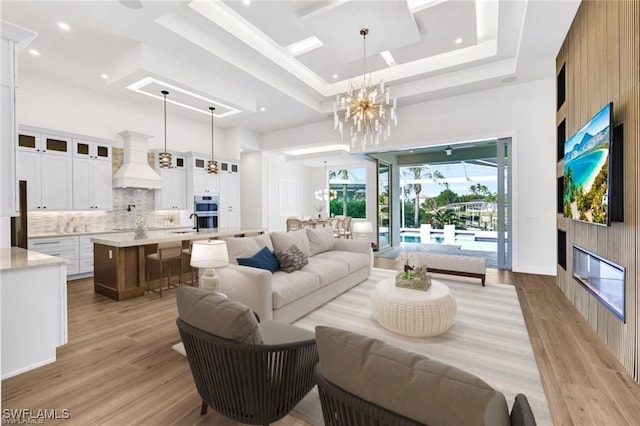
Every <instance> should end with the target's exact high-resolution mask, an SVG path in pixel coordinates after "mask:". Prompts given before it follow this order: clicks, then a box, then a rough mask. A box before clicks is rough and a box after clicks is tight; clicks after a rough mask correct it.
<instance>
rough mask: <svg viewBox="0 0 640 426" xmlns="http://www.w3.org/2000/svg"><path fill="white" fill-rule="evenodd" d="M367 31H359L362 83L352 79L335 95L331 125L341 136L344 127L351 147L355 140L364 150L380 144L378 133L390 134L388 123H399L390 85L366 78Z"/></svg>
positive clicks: (385, 137)
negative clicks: (373, 81)
mask: <svg viewBox="0 0 640 426" xmlns="http://www.w3.org/2000/svg"><path fill="white" fill-rule="evenodd" d="M367 34H369V29H367V28H363V29H361V30H360V35H361V36H362V40H363V52H364V53H363V61H362V62H363V69H364V72H363V75H362V85H361V86H358V84H357V83H356V82H351V88H350V89H349V91H348V92H347V93H344V94H342V95H338V96H337V97H336V102H335V104H334V105H333V115H334V127H335V128H336V129H338V130H339V131H340V135H341V136H342V138H343V139H344V131H345V128H346V130H347V132H348V133H349V136H351V147H355V144H356V142H358V141H359V142H360V143H361V144H362V149H363V150H364V149H365V148H366V146H367V144H375V145H376V146H377V145H378V144H379V143H380V134H382V136H383V138H384V140H386V139H387V137H389V136H391V123H393V124H394V125H397V124H398V117H397V115H396V98H391V97H390V95H389V88H388V87H386V88H385V87H384V82H382V81H381V82H380V84H378V85H375V86H373V85H371V76H369V78H368V79H367V45H366V42H367Z"/></svg>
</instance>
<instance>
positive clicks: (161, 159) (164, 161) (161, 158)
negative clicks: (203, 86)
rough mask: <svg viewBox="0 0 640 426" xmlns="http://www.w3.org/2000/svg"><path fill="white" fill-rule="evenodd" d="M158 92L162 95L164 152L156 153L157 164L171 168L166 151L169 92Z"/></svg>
mask: <svg viewBox="0 0 640 426" xmlns="http://www.w3.org/2000/svg"><path fill="white" fill-rule="evenodd" d="M160 93H162V95H163V96H164V152H161V153H160V154H158V164H159V166H160V168H161V169H169V168H171V154H169V153H168V152H167V95H168V94H169V92H167V91H166V90H163V91H162V92H160Z"/></svg>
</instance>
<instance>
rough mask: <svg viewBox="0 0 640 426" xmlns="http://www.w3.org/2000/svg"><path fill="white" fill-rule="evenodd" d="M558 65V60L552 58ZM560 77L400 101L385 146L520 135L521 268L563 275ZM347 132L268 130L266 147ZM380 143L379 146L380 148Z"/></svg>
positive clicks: (516, 156)
mask: <svg viewBox="0 0 640 426" xmlns="http://www.w3.org/2000/svg"><path fill="white" fill-rule="evenodd" d="M550 66H551V65H550ZM554 88H555V82H554V79H553V78H549V79H544V80H538V81H534V82H530V83H524V84H518V85H507V86H505V87H501V88H497V89H491V90H486V91H482V92H476V93H472V94H468V95H464V96H455V97H450V98H446V99H442V100H437V101H430V102H424V103H420V104H414V105H409V106H405V107H400V108H399V110H398V126H397V127H394V128H393V129H392V132H391V138H390V139H389V140H388V141H386V142H381V144H380V146H379V147H378V148H377V150H379V151H385V150H394V149H399V148H407V147H418V146H429V145H440V144H448V143H455V142H461V141H469V140H476V139H486V138H496V137H511V138H512V140H513V161H512V166H513V176H512V178H513V180H512V183H513V194H512V204H513V216H514V217H513V242H514V245H513V270H514V271H518V272H531V273H542V274H549V275H555V272H556V243H555V241H556V223H555V222H556V213H555V211H556V205H555V192H556V182H555V167H556V160H555V97H554V93H555V92H554ZM331 132H334V133H333V135H334V136H333V140H332V141H331V142H336V141H338V140H339V139H340V136H339V133H338V132H336V131H334V130H333V122H332V121H327V122H324V123H319V124H318V123H316V124H313V125H308V126H301V127H297V128H294V129H287V130H282V131H278V132H272V133H267V134H265V135H263V141H262V144H263V148H264V149H269V148H272V147H279V146H286V145H298V146H300V144H301V143H300V141H305V143H306V144H309V145H313V144H318V143H324V142H328V141H329V138H331V137H332V136H331V135H332V134H331ZM372 150H373V149H372Z"/></svg>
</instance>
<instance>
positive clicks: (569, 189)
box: [563, 103, 612, 225]
mask: <svg viewBox="0 0 640 426" xmlns="http://www.w3.org/2000/svg"><path fill="white" fill-rule="evenodd" d="M611 114H612V104H611V103H609V104H607V105H606V106H605V107H604V108H602V110H600V112H598V113H597V114H596V115H595V116H594V117H593V118H592V119H591V120H589V122H588V123H587V124H585V125H584V126H583V127H582V128H581V129H580V130H578V131H577V132H576V133H575V134H574V135H573V136H571V138H569V139H568V140H567V141H566V142H565V144H564V194H563V214H564V216H565V217H568V218H571V219H575V220H581V221H585V222H591V223H596V224H600V225H608V224H609V223H610V218H609V217H608V210H609V209H608V204H609V160H610V158H609V153H610V149H609V147H610V144H611V121H612V120H611Z"/></svg>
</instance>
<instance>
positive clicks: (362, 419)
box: [314, 326, 536, 426]
mask: <svg viewBox="0 0 640 426" xmlns="http://www.w3.org/2000/svg"><path fill="white" fill-rule="evenodd" d="M316 341H317V345H318V352H319V356H320V363H318V365H317V366H316V367H315V369H314V376H315V380H316V383H317V385H318V394H319V396H320V404H321V406H322V415H323V418H324V423H325V425H327V426H370V425H375V426H382V425H394V426H414V425H420V424H428V425H432V426H437V425H456V426H464V425H476V424H487V425H494V424H500V425H511V426H535V425H536V421H535V417H534V415H533V412H532V410H531V407H530V406H529V402H528V401H527V398H526V397H525V396H524V395H523V394H518V395H517V396H516V397H515V402H514V404H513V407H512V409H511V412H509V407H508V405H507V401H506V398H505V396H504V394H502V393H501V392H499V391H497V390H495V389H494V388H492V387H491V386H490V385H488V384H487V383H486V382H484V381H482V379H480V378H478V377H476V376H473V375H472V374H470V373H467V372H465V371H463V370H460V369H458V368H455V367H453V366H450V365H447V364H443V363H441V362H439V361H436V360H433V359H429V358H428V357H426V356H423V355H418V354H415V353H411V352H407V351H404V350H402V349H400V348H397V347H394V346H392V345H389V344H388V343H385V342H383V341H381V340H377V339H373V338H371V337H368V336H364V335H359V334H356V333H353V332H349V331H346V330H340V329H336V328H331V327H324V326H317V327H316ZM363 360H365V361H363Z"/></svg>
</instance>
